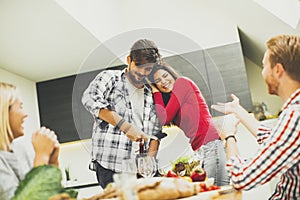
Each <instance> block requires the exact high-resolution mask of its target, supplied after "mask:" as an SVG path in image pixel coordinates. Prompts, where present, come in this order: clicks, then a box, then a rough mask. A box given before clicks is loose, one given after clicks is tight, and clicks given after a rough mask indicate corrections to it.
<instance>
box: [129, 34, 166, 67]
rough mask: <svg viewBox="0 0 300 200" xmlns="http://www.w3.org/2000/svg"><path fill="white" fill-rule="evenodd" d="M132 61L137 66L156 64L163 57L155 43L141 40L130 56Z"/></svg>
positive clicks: (131, 50)
mask: <svg viewBox="0 0 300 200" xmlns="http://www.w3.org/2000/svg"><path fill="white" fill-rule="evenodd" d="M129 56H130V58H131V61H134V62H135V63H136V65H141V64H147V63H156V62H159V61H160V58H161V55H160V53H159V50H158V48H157V46H156V45H155V43H154V42H153V41H151V40H148V39H140V40H138V41H136V42H135V43H134V44H133V45H132V47H131V49H130V54H129Z"/></svg>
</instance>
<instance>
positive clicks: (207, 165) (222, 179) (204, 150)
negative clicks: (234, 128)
mask: <svg viewBox="0 0 300 200" xmlns="http://www.w3.org/2000/svg"><path fill="white" fill-rule="evenodd" d="M196 153H197V154H198V156H199V157H200V160H202V161H203V168H204V170H205V171H206V174H207V177H208V178H214V179H215V185H218V186H223V185H228V184H229V175H228V172H227V171H226V169H225V165H226V152H225V147H224V144H223V142H222V141H221V140H214V141H211V142H209V143H207V144H205V145H202V146H201V147H200V148H199V150H197V151H196Z"/></svg>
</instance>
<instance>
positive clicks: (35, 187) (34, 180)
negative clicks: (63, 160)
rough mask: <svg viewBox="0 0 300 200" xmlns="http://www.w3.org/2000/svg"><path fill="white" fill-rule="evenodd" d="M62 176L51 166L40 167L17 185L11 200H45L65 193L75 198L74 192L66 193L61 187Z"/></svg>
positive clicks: (57, 169)
mask: <svg viewBox="0 0 300 200" xmlns="http://www.w3.org/2000/svg"><path fill="white" fill-rule="evenodd" d="M61 180H62V175H61V171H60V169H59V168H57V167H56V166H53V165H42V166H38V167H35V168H33V169H32V170H31V171H29V172H28V173H27V174H26V176H25V178H24V179H23V180H22V181H21V182H20V183H19V186H18V188H17V189H16V191H15V195H14V197H13V198H12V200H47V199H49V198H50V197H51V196H53V195H56V194H60V193H64V192H67V193H68V194H70V195H72V196H71V197H73V198H76V197H77V194H78V193H77V192H76V191H69V190H68V191H67V190H65V189H64V188H63V187H62V185H61Z"/></svg>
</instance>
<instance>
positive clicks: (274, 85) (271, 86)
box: [265, 76, 279, 95]
mask: <svg viewBox="0 0 300 200" xmlns="http://www.w3.org/2000/svg"><path fill="white" fill-rule="evenodd" d="M265 82H266V84H267V87H268V92H269V94H274V95H278V85H279V83H278V81H276V80H275V79H274V78H273V76H270V77H269V78H267V79H266V80H265Z"/></svg>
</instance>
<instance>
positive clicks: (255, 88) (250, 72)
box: [244, 57, 282, 114]
mask: <svg viewBox="0 0 300 200" xmlns="http://www.w3.org/2000/svg"><path fill="white" fill-rule="evenodd" d="M244 60H245V65H246V72H247V76H248V83H249V88H250V92H251V97H252V102H253V103H255V102H258V103H261V102H264V103H266V104H267V107H268V110H269V111H270V112H271V113H272V114H277V113H278V111H279V110H280V108H281V106H282V101H281V99H280V98H279V97H278V96H275V95H269V94H268V89H267V85H266V83H265V81H264V79H263V77H262V75H261V71H262V67H260V66H257V65H256V64H254V63H253V62H251V61H250V60H249V59H248V58H247V57H244Z"/></svg>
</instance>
